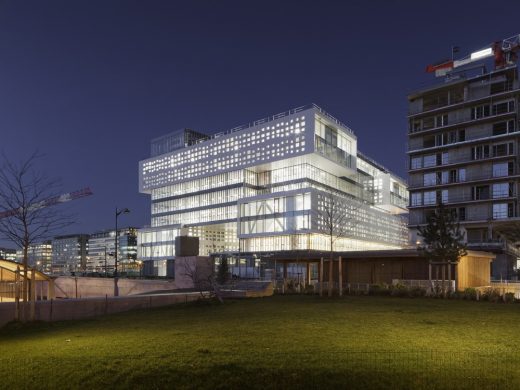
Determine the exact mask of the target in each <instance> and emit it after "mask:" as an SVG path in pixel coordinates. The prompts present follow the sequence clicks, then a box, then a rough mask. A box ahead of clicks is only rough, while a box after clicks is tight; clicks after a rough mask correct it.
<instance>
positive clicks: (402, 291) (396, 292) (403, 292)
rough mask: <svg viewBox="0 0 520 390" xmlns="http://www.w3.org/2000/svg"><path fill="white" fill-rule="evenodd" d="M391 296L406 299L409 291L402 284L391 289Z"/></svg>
mask: <svg viewBox="0 0 520 390" xmlns="http://www.w3.org/2000/svg"><path fill="white" fill-rule="evenodd" d="M390 295H391V296H393V297H406V296H407V295H408V289H407V288H406V286H403V285H402V284H395V285H392V286H391V287H390Z"/></svg>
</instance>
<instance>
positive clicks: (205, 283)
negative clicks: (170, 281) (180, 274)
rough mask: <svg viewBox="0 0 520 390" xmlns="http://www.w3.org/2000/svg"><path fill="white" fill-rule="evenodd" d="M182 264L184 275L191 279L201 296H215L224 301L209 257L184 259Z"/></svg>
mask: <svg viewBox="0 0 520 390" xmlns="http://www.w3.org/2000/svg"><path fill="white" fill-rule="evenodd" d="M183 266H184V267H183V268H184V276H185V277H187V278H188V279H190V280H191V282H192V283H193V286H194V287H195V288H196V289H197V290H198V291H199V293H200V295H201V297H202V298H206V297H207V296H209V297H215V298H217V299H218V300H219V301H220V302H221V303H222V302H224V299H223V297H222V293H221V291H220V287H219V284H218V282H217V280H216V275H215V271H214V265H213V261H212V260H211V259H203V258H198V259H197V258H195V259H193V258H191V259H184V262H183Z"/></svg>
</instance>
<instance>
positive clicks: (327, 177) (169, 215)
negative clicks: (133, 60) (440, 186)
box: [139, 105, 408, 270]
mask: <svg viewBox="0 0 520 390" xmlns="http://www.w3.org/2000/svg"><path fill="white" fill-rule="evenodd" d="M197 134H198V135H197V137H196V138H197V139H196V140H194V141H193V142H192V143H191V144H189V143H186V142H182V139H183V138H182V137H186V134H185V133H181V134H180V135H179V137H180V138H179V139H180V140H179V141H178V142H177V141H176V142H174V141H173V140H172V139H170V138H168V137H166V138H159V139H156V140H153V141H152V157H151V158H149V159H147V160H144V161H141V162H140V165H139V170H140V172H139V175H140V191H141V192H142V193H146V194H149V195H150V196H151V206H152V207H151V227H150V228H146V229H142V230H141V231H140V234H139V244H140V245H139V250H140V259H142V260H144V261H145V262H146V261H150V262H154V263H155V264H163V266H162V267H163V269H164V270H166V269H167V265H166V264H167V260H171V259H174V258H175V256H176V253H175V247H174V242H175V237H177V236H180V235H181V229H182V228H185V229H184V230H186V231H187V234H188V235H189V236H195V237H199V240H200V241H199V242H200V255H201V256H207V255H209V254H212V253H218V252H228V253H229V252H235V253H237V252H239V253H241V254H244V253H249V254H251V256H249V257H248V258H247V259H246V260H244V261H245V262H248V264H249V265H251V266H257V264H258V263H259V261H258V259H256V258H255V257H254V254H256V253H261V252H264V253H266V252H274V251H294V250H309V251H323V250H327V249H328V248H329V240H328V238H327V229H326V227H325V224H324V221H323V219H324V217H323V213H324V211H325V208H326V207H327V205H329V204H331V203H332V202H334V203H335V204H336V205H337V206H336V208H337V209H338V210H339V212H340V213H342V214H343V215H344V218H345V221H348V224H349V227H350V228H349V232H348V234H347V235H346V236H345V237H341V238H339V239H337V240H336V241H335V245H334V246H335V250H337V251H355V250H382V249H399V248H404V247H406V246H407V245H408V229H407V217H406V216H407V215H406V214H407V210H406V205H407V203H408V191H407V188H406V182H405V181H404V180H402V179H400V178H399V177H398V176H396V175H394V174H393V173H391V172H390V171H388V170H387V169H386V168H384V167H382V166H381V165H380V164H378V163H376V162H375V161H373V160H372V159H370V158H368V157H366V156H365V155H363V154H361V153H360V152H359V151H358V149H357V137H356V135H355V134H354V133H353V132H352V130H351V129H349V128H348V127H347V126H346V125H344V124H343V123H341V122H340V121H338V120H337V119H336V118H334V117H333V116H331V115H330V114H328V113H326V112H325V111H324V110H322V109H321V108H320V107H318V106H316V105H309V106H305V107H300V108H297V109H294V110H290V111H288V112H284V113H281V114H277V115H273V116H271V117H268V118H264V119H260V120H257V121H255V122H252V123H250V124H248V125H245V126H241V127H238V128H234V129H232V130H230V131H228V132H226V133H218V134H215V135H214V136H212V137H208V136H204V135H203V134H200V133H197ZM163 142H165V144H164V145H162V143H163ZM331 199H333V200H331ZM240 261H242V260H240ZM146 267H147V269H148V264H146Z"/></svg>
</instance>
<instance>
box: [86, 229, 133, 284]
mask: <svg viewBox="0 0 520 390" xmlns="http://www.w3.org/2000/svg"><path fill="white" fill-rule="evenodd" d="M115 236H116V234H115V231H114V230H106V231H102V232H98V233H94V234H92V235H91V236H90V239H89V242H88V245H89V247H88V258H87V267H86V271H87V272H89V273H91V272H93V273H98V274H103V275H104V274H109V275H110V274H112V273H113V272H114V270H115V256H114V252H115ZM117 263H118V272H119V274H139V265H138V263H137V229H135V228H123V229H118V241H117Z"/></svg>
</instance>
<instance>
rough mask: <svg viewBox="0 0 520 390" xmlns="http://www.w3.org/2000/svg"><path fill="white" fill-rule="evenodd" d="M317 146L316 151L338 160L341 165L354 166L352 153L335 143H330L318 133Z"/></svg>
mask: <svg viewBox="0 0 520 390" xmlns="http://www.w3.org/2000/svg"><path fill="white" fill-rule="evenodd" d="M315 148H316V152H318V153H319V154H321V155H323V156H325V157H327V158H329V159H331V160H333V161H335V162H337V163H338V164H340V165H343V166H346V167H349V168H352V155H351V154H349V153H347V152H345V151H344V150H342V149H340V148H338V147H337V146H335V145H331V144H329V143H328V142H327V141H325V139H324V138H321V137H320V136H319V135H316V141H315Z"/></svg>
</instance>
